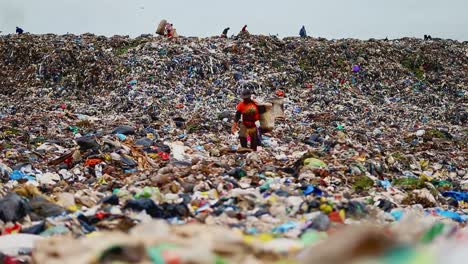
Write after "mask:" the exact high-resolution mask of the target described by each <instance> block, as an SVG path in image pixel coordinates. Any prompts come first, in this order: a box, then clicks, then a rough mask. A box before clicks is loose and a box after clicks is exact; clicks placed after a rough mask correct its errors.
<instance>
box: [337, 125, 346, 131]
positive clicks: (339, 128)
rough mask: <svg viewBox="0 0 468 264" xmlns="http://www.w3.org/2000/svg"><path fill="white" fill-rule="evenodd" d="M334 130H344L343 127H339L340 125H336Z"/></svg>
mask: <svg viewBox="0 0 468 264" xmlns="http://www.w3.org/2000/svg"><path fill="white" fill-rule="evenodd" d="M336 129H337V130H344V126H343V125H341V124H338V125H337V126H336Z"/></svg>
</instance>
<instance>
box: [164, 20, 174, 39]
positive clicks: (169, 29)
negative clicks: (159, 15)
mask: <svg viewBox="0 0 468 264" xmlns="http://www.w3.org/2000/svg"><path fill="white" fill-rule="evenodd" d="M172 29H173V26H172V24H170V23H167V24H166V36H167V37H168V38H172Z"/></svg>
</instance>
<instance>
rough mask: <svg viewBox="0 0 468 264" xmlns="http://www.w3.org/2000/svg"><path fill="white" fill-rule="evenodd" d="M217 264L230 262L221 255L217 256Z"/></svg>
mask: <svg viewBox="0 0 468 264" xmlns="http://www.w3.org/2000/svg"><path fill="white" fill-rule="evenodd" d="M215 264H229V262H227V261H226V260H225V259H223V258H222V257H220V256H216V259H215Z"/></svg>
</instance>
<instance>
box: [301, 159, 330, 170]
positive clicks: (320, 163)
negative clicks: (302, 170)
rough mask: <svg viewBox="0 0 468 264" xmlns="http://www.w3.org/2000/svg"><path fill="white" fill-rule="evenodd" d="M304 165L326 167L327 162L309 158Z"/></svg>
mask: <svg viewBox="0 0 468 264" xmlns="http://www.w3.org/2000/svg"><path fill="white" fill-rule="evenodd" d="M304 166H307V167H311V168H326V167H327V164H326V163H325V162H323V161H321V160H319V159H316V158H308V159H305V160H304Z"/></svg>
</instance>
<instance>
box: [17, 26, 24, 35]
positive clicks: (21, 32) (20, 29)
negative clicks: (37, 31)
mask: <svg viewBox="0 0 468 264" xmlns="http://www.w3.org/2000/svg"><path fill="white" fill-rule="evenodd" d="M23 32H24V30H23V29H22V28H20V27H16V33H17V34H18V35H21V34H23Z"/></svg>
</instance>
